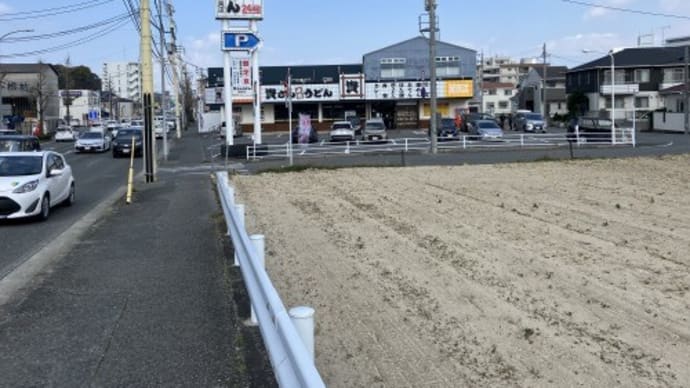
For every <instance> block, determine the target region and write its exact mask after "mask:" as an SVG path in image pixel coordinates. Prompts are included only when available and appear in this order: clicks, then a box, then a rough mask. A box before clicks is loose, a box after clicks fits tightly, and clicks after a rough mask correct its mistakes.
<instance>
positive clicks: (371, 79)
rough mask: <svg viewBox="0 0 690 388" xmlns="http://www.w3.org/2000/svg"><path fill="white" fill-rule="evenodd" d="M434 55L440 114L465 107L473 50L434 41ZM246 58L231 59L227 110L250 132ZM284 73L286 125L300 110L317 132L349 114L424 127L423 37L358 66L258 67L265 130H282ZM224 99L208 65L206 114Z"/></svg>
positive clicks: (219, 72)
mask: <svg viewBox="0 0 690 388" xmlns="http://www.w3.org/2000/svg"><path fill="white" fill-rule="evenodd" d="M435 60H436V66H437V78H438V79H437V84H436V86H437V96H438V111H439V113H441V115H442V116H444V117H454V116H455V115H456V114H458V113H460V112H461V111H466V110H469V108H470V102H471V101H472V100H473V98H474V97H475V95H476V94H475V90H474V89H475V88H474V84H475V76H476V51H474V50H470V49H466V48H463V47H459V46H455V45H451V44H448V43H444V42H438V46H437V57H436V59H435ZM245 61H246V60H245V59H243V58H238V59H235V61H234V63H233V113H234V115H235V117H237V118H239V121H240V123H241V124H242V125H243V126H244V128H243V129H244V130H245V131H250V130H251V128H250V126H251V124H252V122H253V106H252V96H253V94H252V93H253V91H252V88H251V85H252V80H251V76H250V75H249V74H250V72H248V71H246V67H247V66H248V62H247V63H244V62H245ZM288 75H289V76H290V78H291V80H292V82H291V86H292V90H291V92H290V95H291V98H290V100H291V102H292V107H293V116H292V120H293V122H294V120H295V119H296V118H297V117H298V116H297V115H298V114H300V113H301V114H307V115H309V116H310V117H311V119H312V125H313V126H314V127H315V128H317V129H318V130H325V129H327V128H329V127H330V125H331V124H332V122H333V121H338V120H343V119H345V117H346V116H351V115H356V116H359V117H360V118H361V119H364V120H366V119H370V118H372V117H381V118H383V119H384V120H385V121H386V124H387V125H388V127H389V128H391V129H395V128H423V127H426V126H428V122H429V118H430V113H429V110H430V108H429V99H430V96H431V85H430V81H429V41H428V39H426V38H424V37H416V38H413V39H410V40H407V41H404V42H401V43H398V44H395V45H392V46H388V47H385V48H383V49H380V50H377V51H374V52H371V53H368V54H365V55H364V56H363V60H362V64H341V65H311V66H263V67H261V69H260V77H261V80H260V81H261V82H260V83H261V87H260V91H259V92H260V96H261V104H262V105H261V117H262V127H263V129H264V130H265V131H272V130H274V131H283V130H287V129H288V126H289V122H290V117H289V114H288V107H287V100H288V98H287V97H288V90H287V84H286V83H287V79H288ZM247 85H249V86H248V87H247ZM223 98H224V93H223V69H222V68H210V69H208V81H207V85H206V91H205V93H204V101H205V111H206V112H219V111H220V110H221V108H222V106H223ZM221 116H222V115H217V117H218V118H217V119H216V120H217V121H219V120H220V117H221ZM206 124H209V123H205V125H206ZM206 126H208V125H206Z"/></svg>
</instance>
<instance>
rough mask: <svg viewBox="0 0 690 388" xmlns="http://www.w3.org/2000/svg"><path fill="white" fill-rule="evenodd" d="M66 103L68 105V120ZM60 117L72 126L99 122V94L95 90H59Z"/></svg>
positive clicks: (100, 116)
mask: <svg viewBox="0 0 690 388" xmlns="http://www.w3.org/2000/svg"><path fill="white" fill-rule="evenodd" d="M68 96H69V97H68ZM66 103H67V104H69V119H68V114H67V105H66ZM60 117H63V118H64V119H65V121H67V122H69V123H70V124H72V125H89V124H92V123H96V122H99V121H101V118H102V115H101V93H100V92H99V91H96V90H74V89H71V90H69V91H67V90H60Z"/></svg>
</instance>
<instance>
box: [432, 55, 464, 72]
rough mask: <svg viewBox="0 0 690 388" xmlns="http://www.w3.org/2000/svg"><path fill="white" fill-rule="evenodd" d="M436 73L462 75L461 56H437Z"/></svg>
mask: <svg viewBox="0 0 690 388" xmlns="http://www.w3.org/2000/svg"><path fill="white" fill-rule="evenodd" d="M436 75H438V76H439V77H457V76H459V75H460V57H436Z"/></svg>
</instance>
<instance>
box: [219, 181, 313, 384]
mask: <svg viewBox="0 0 690 388" xmlns="http://www.w3.org/2000/svg"><path fill="white" fill-rule="evenodd" d="M216 180H217V182H216V184H217V187H218V194H219V196H220V202H221V206H222V207H223V213H224V214H225V221H226V223H227V225H228V233H229V235H230V237H231V238H232V243H233V246H234V248H235V255H236V256H235V258H236V260H237V263H238V264H239V266H240V270H241V272H242V278H243V279H244V283H245V286H246V287H247V292H248V293H249V297H250V300H251V308H252V317H251V321H252V322H253V323H258V325H259V328H260V330H261V336H262V337H263V340H264V344H265V345H266V350H267V351H268V355H269V358H270V360H271V364H272V365H273V371H274V373H275V376H276V380H277V381H278V384H279V385H280V386H281V387H289V388H292V387H305V388H312V387H313V388H319V387H325V384H324V382H323V380H322V379H321V376H320V375H319V372H318V371H317V370H316V366H315V365H314V342H313V337H314V324H313V315H314V312H313V310H312V309H311V308H309V307H296V308H293V309H291V310H290V313H289V314H288V311H286V310H285V306H284V305H283V302H282V301H281V299H280V296H279V295H278V292H277V291H276V289H275V287H273V284H272V283H271V279H270V278H269V277H268V273H266V270H265V269H264V264H263V260H264V240H263V236H261V235H253V236H251V237H250V236H248V235H247V232H246V230H245V228H244V214H243V211H242V209H243V208H244V207H243V206H242V205H236V204H235V202H234V190H233V189H232V187H231V186H230V184H229V180H228V176H227V173H225V172H222V173H217V174H216ZM238 209H239V211H238Z"/></svg>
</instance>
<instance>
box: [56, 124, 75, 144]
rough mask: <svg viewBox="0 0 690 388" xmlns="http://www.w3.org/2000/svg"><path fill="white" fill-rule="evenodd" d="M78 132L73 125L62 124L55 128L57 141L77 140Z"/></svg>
mask: <svg viewBox="0 0 690 388" xmlns="http://www.w3.org/2000/svg"><path fill="white" fill-rule="evenodd" d="M77 137H78V136H77V133H76V132H74V131H73V130H72V127H68V126H66V125H60V126H58V127H57V128H56V129H55V141H56V142H60V141H75V140H77Z"/></svg>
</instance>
